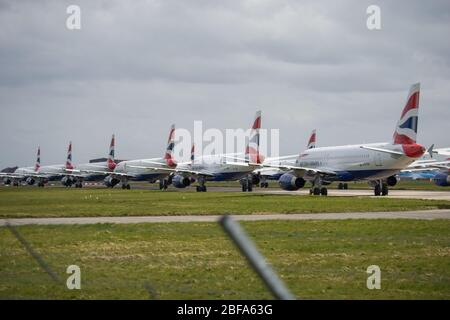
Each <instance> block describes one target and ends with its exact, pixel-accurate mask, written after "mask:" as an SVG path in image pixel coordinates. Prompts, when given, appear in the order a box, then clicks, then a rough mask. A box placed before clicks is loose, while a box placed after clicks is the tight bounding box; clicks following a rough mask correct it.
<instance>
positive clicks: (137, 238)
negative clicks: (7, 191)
mask: <svg viewBox="0 0 450 320" xmlns="http://www.w3.org/2000/svg"><path fill="white" fill-rule="evenodd" d="M243 226H244V228H245V229H246V230H247V232H248V233H249V235H250V236H251V238H252V239H254V240H255V241H256V243H257V245H258V247H259V248H260V249H261V251H262V253H263V254H264V255H265V256H266V257H267V259H268V261H269V262H270V263H271V264H272V265H273V267H274V269H275V270H277V272H278V273H279V274H280V276H281V278H282V279H283V280H284V281H285V283H286V284H287V286H288V287H289V288H290V289H291V290H292V292H293V293H294V294H295V296H297V297H298V298H301V299H450V221H449V220H435V221H426V220H420V221H417V220H346V221H270V222H269V221H264V222H246V223H243ZM17 229H18V230H19V232H20V233H21V234H22V236H23V237H25V238H26V239H27V240H28V241H29V242H30V243H31V245H32V246H33V247H34V248H35V250H36V251H38V252H39V253H40V254H41V255H42V257H43V258H44V259H45V260H46V261H47V263H48V264H49V265H50V266H51V267H52V268H53V269H54V270H55V272H57V273H58V274H59V275H60V276H61V277H62V278H63V279H66V278H67V277H68V275H67V274H66V273H65V270H66V268H67V266H68V265H71V264H76V265H78V266H80V268H81V277H82V280H81V286H82V289H81V290H68V289H67V288H65V286H64V285H58V284H55V283H54V282H52V280H51V279H50V277H49V276H48V275H47V274H46V273H44V272H43V271H42V270H41V268H40V267H39V265H38V264H37V263H36V261H35V260H34V259H33V258H31V256H30V255H29V254H28V253H27V252H26V251H25V250H24V248H23V247H22V245H21V244H20V243H19V242H18V241H17V239H16V238H15V237H14V236H13V235H12V233H11V232H10V231H9V230H8V229H6V228H5V227H2V228H0V243H1V246H0V298H2V299H10V298H19V299H21V298H41V299H55V298H56V299H59V298H69V299H119V298H120V299H148V298H149V297H153V298H155V297H156V298H158V299H270V298H271V296H270V295H269V293H268V291H267V290H266V288H265V287H264V286H263V284H262V282H261V280H260V279H259V278H258V277H257V276H256V275H255V273H254V272H253V271H252V270H251V269H250V268H249V267H248V266H247V263H246V262H245V260H244V259H242V257H241V256H240V254H239V253H238V251H237V250H236V249H235V248H234V246H233V245H232V243H231V242H230V240H229V239H228V238H227V237H226V236H225V234H224V233H223V231H222V230H221V229H220V227H219V226H218V225H217V224H213V223H169V224H135V225H109V224H105V225H83V226H80V225H78V226H75V225H74V226H22V227H18V228H17ZM373 264H375V265H378V266H380V268H381V290H368V289H367V288H366V279H367V274H366V268H367V267H368V266H369V265H373ZM146 283H147V284H149V285H150V286H151V287H152V288H153V290H154V293H153V294H152V295H150V294H149V293H148V292H147V291H146V289H145V288H144V285H145V284H146Z"/></svg>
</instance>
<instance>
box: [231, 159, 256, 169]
mask: <svg viewBox="0 0 450 320" xmlns="http://www.w3.org/2000/svg"><path fill="white" fill-rule="evenodd" d="M225 164H227V165H231V166H240V167H255V168H261V167H262V164H261V163H253V162H228V161H227V162H225Z"/></svg>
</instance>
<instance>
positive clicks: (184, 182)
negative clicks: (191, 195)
mask: <svg viewBox="0 0 450 320" xmlns="http://www.w3.org/2000/svg"><path fill="white" fill-rule="evenodd" d="M172 184H173V186H174V187H175V188H186V187H188V186H189V185H190V184H191V179H189V178H187V177H183V176H182V175H179V174H177V175H175V176H173V178H172Z"/></svg>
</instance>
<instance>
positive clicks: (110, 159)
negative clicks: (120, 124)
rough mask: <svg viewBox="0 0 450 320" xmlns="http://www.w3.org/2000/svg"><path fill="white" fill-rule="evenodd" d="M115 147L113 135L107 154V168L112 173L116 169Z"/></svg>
mask: <svg viewBox="0 0 450 320" xmlns="http://www.w3.org/2000/svg"><path fill="white" fill-rule="evenodd" d="M115 146H116V137H115V136H114V134H113V135H112V137H111V143H110V145H109V154H108V160H107V163H108V168H109V170H111V171H113V170H114V168H115V167H116V162H115V161H114V148H115Z"/></svg>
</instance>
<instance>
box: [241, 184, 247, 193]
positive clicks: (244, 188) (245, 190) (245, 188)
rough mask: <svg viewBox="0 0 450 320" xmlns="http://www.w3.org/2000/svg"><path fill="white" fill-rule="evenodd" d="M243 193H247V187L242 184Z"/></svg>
mask: <svg viewBox="0 0 450 320" xmlns="http://www.w3.org/2000/svg"><path fill="white" fill-rule="evenodd" d="M242 192H247V185H246V184H245V183H243V184H242Z"/></svg>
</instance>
